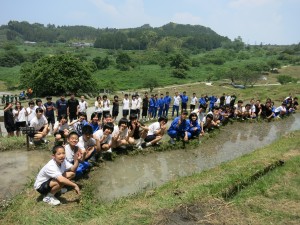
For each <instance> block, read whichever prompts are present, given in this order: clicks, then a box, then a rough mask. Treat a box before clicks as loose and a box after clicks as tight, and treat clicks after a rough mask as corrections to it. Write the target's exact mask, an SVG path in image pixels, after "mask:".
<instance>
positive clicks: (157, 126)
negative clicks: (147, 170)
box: [142, 116, 168, 148]
mask: <svg viewBox="0 0 300 225" xmlns="http://www.w3.org/2000/svg"><path fill="white" fill-rule="evenodd" d="M167 123H168V119H167V118H166V117H165V116H161V117H159V119H158V122H155V123H152V124H151V125H150V126H149V127H148V133H147V137H146V138H145V142H144V143H143V144H142V147H143V148H145V147H148V146H152V145H156V144H157V143H158V142H159V141H160V140H161V139H162V137H163V136H164V134H165V132H166V128H167Z"/></svg>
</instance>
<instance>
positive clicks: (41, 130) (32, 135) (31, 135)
mask: <svg viewBox="0 0 300 225" xmlns="http://www.w3.org/2000/svg"><path fill="white" fill-rule="evenodd" d="M44 128H45V127H42V128H41V129H40V130H39V131H38V132H43V130H44ZM36 133H37V132H35V133H34V134H28V136H29V137H32V138H34V135H35V134H36Z"/></svg>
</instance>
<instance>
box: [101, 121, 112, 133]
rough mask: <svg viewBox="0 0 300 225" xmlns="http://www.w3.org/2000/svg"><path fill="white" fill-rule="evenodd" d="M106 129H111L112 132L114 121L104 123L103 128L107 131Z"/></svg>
mask: <svg viewBox="0 0 300 225" xmlns="http://www.w3.org/2000/svg"><path fill="white" fill-rule="evenodd" d="M106 129H109V130H110V131H111V132H113V131H114V124H113V123H112V122H109V123H106V124H104V125H103V128H102V130H103V131H105V130H106Z"/></svg>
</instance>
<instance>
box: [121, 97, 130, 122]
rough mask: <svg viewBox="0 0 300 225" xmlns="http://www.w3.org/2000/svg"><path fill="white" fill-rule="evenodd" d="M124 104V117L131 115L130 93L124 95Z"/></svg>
mask: <svg viewBox="0 0 300 225" xmlns="http://www.w3.org/2000/svg"><path fill="white" fill-rule="evenodd" d="M122 106H123V117H124V118H127V116H128V115H129V99H128V94H125V95H124V99H123V101H122Z"/></svg>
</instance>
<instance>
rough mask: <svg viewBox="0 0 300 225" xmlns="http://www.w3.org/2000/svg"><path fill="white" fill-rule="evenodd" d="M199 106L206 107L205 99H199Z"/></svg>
mask: <svg viewBox="0 0 300 225" xmlns="http://www.w3.org/2000/svg"><path fill="white" fill-rule="evenodd" d="M199 104H200V105H203V106H205V105H206V99H205V98H204V97H202V98H200V99H199Z"/></svg>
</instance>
